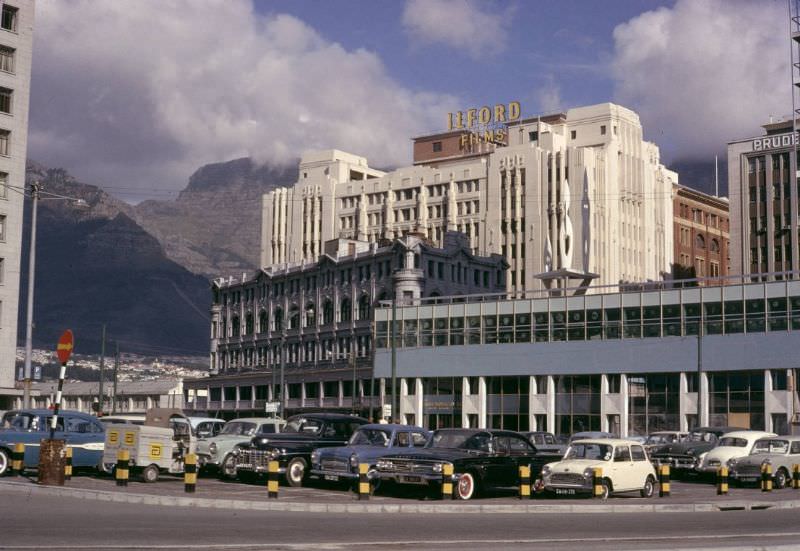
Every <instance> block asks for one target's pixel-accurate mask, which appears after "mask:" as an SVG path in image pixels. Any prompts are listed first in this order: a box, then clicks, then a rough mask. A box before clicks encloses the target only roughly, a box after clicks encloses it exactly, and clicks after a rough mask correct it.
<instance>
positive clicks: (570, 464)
mask: <svg viewBox="0 0 800 551" xmlns="http://www.w3.org/2000/svg"><path fill="white" fill-rule="evenodd" d="M608 464H609V462H608V461H601V460H599V459H569V460H567V461H556V462H555V463H548V464H547V466H548V467H550V472H551V473H578V474H583V471H585V470H586V469H594V468H595V467H600V468H601V469H602V468H603V467H608Z"/></svg>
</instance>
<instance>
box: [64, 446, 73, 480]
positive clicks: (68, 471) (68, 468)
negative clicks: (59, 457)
mask: <svg viewBox="0 0 800 551" xmlns="http://www.w3.org/2000/svg"><path fill="white" fill-rule="evenodd" d="M64 480H72V448H71V447H70V446H67V449H66V457H64Z"/></svg>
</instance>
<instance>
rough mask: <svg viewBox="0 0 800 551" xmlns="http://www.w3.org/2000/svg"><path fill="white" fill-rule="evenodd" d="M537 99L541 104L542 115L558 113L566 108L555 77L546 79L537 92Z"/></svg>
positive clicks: (550, 76) (551, 76)
mask: <svg viewBox="0 0 800 551" xmlns="http://www.w3.org/2000/svg"><path fill="white" fill-rule="evenodd" d="M536 97H537V99H538V102H539V112H540V113H544V114H550V113H556V112H558V111H560V110H561V109H562V107H563V106H564V102H563V101H562V99H561V87H560V86H559V84H558V82H556V79H555V77H553V75H549V76H548V77H547V78H545V82H544V84H542V85H541V86H540V87H539V88H538V89H537V90H536Z"/></svg>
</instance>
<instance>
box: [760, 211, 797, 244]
mask: <svg viewBox="0 0 800 551" xmlns="http://www.w3.org/2000/svg"><path fill="white" fill-rule="evenodd" d="M791 219H792V217H791V214H790V213H789V211H786V212H785V213H784V214H783V216H781V214H780V213H778V214H775V215H773V217H772V223H773V228H774V230H775V237H776V238H777V239H780V238H781V237H784V236H785V237H786V239H790V237H791V236H790V235H789V232H790V231H791V229H792V226H791ZM768 221H769V217H767V216H765V215H762V216H760V217H759V216H751V217H750V236H751V238H758V237H759V236H766V235H767V233H768V232H769V228H768V226H767V224H768Z"/></svg>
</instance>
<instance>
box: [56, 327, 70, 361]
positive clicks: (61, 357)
mask: <svg viewBox="0 0 800 551" xmlns="http://www.w3.org/2000/svg"><path fill="white" fill-rule="evenodd" d="M72 343H73V341H72V331H70V330H69V329H67V330H66V331H64V333H63V334H62V335H61V337H60V338H59V339H58V346H57V347H56V354H58V361H60V362H61V363H62V364H65V363H67V360H69V357H70V356H71V355H72Z"/></svg>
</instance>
